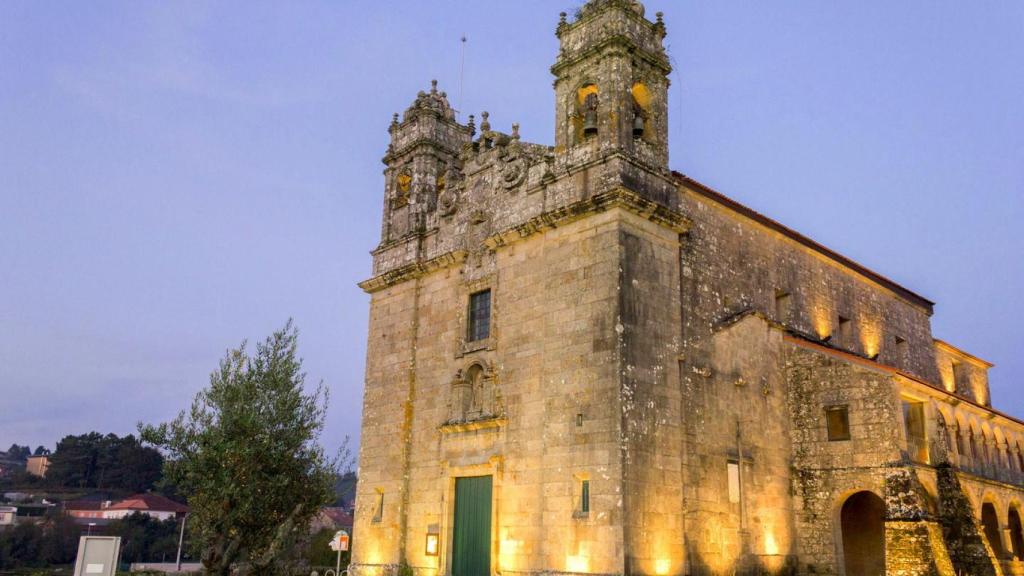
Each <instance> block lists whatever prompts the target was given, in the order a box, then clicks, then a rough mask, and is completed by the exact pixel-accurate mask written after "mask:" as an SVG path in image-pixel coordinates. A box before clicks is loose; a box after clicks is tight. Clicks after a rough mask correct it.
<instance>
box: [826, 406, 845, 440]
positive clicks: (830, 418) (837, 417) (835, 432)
mask: <svg viewBox="0 0 1024 576" xmlns="http://www.w3.org/2000/svg"><path fill="white" fill-rule="evenodd" d="M825 427H826V428H827V429H828V440H829V442H840V441H843V440H849V439H850V411H849V408H848V407H847V406H829V407H827V408H825Z"/></svg>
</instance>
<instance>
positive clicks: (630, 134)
mask: <svg viewBox="0 0 1024 576" xmlns="http://www.w3.org/2000/svg"><path fill="white" fill-rule="evenodd" d="M556 34H557V36H558V39H559V41H560V43H561V49H560V51H559V55H558V60H557V61H556V62H555V64H554V66H552V68H551V72H552V74H554V75H555V98H556V102H557V103H556V123H555V125H556V130H557V134H556V135H555V144H556V150H557V151H558V152H559V153H563V154H564V153H572V155H573V161H574V162H587V161H592V160H596V159H598V158H601V157H604V156H608V155H611V154H623V155H626V156H628V157H629V158H631V159H632V160H634V161H637V162H639V163H641V164H643V165H646V166H647V167H648V168H650V169H652V170H655V171H666V170H668V87H669V74H670V73H671V72H672V67H671V65H670V64H669V60H668V56H667V55H666V53H665V48H664V45H663V40H664V38H665V34H666V30H665V23H664V22H663V21H662V15H661V13H660V12H659V13H658V14H657V16H656V21H654V22H652V21H650V20H648V19H647V18H646V16H645V10H644V6H643V5H642V4H641V3H640V2H637V1H634V0H591V1H590V2H588V3H587V4H586V5H584V6H583V7H582V8H580V10H579V12H578V13H577V14H576V18H575V20H574V21H572V22H570V21H569V20H568V16H567V15H566V14H565V13H562V18H561V21H560V22H559V24H558V29H557V32H556Z"/></svg>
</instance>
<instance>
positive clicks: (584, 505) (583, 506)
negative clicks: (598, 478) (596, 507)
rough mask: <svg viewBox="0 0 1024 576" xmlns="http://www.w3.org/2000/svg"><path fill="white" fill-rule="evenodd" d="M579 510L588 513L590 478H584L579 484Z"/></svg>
mask: <svg viewBox="0 0 1024 576" xmlns="http://www.w3.org/2000/svg"><path fill="white" fill-rule="evenodd" d="M580 512H582V513H584V514H589V513H590V480H584V481H583V484H582V486H580Z"/></svg>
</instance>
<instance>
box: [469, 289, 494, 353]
mask: <svg viewBox="0 0 1024 576" xmlns="http://www.w3.org/2000/svg"><path fill="white" fill-rule="evenodd" d="M490 337H491V290H490V289H487V290H481V291H479V292H474V293H473V294H471V295H470V296H469V322H468V323H467V329H466V341H467V342H479V341H481V340H486V339H488V338H490Z"/></svg>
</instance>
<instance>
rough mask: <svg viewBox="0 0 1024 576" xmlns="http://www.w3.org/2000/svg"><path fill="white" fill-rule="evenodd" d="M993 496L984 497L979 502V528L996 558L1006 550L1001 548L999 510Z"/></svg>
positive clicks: (1004, 553)
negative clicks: (980, 502)
mask: <svg viewBox="0 0 1024 576" xmlns="http://www.w3.org/2000/svg"><path fill="white" fill-rule="evenodd" d="M997 506H998V505H997V504H996V502H995V500H994V499H993V498H985V499H984V500H982V504H981V528H982V533H983V534H985V539H986V540H988V545H989V546H990V547H991V548H992V552H993V554H995V557H996V558H1003V557H1004V556H1005V555H1006V550H1005V549H1004V548H1003V536H1002V530H1001V528H1000V522H999V512H998V508H997Z"/></svg>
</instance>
